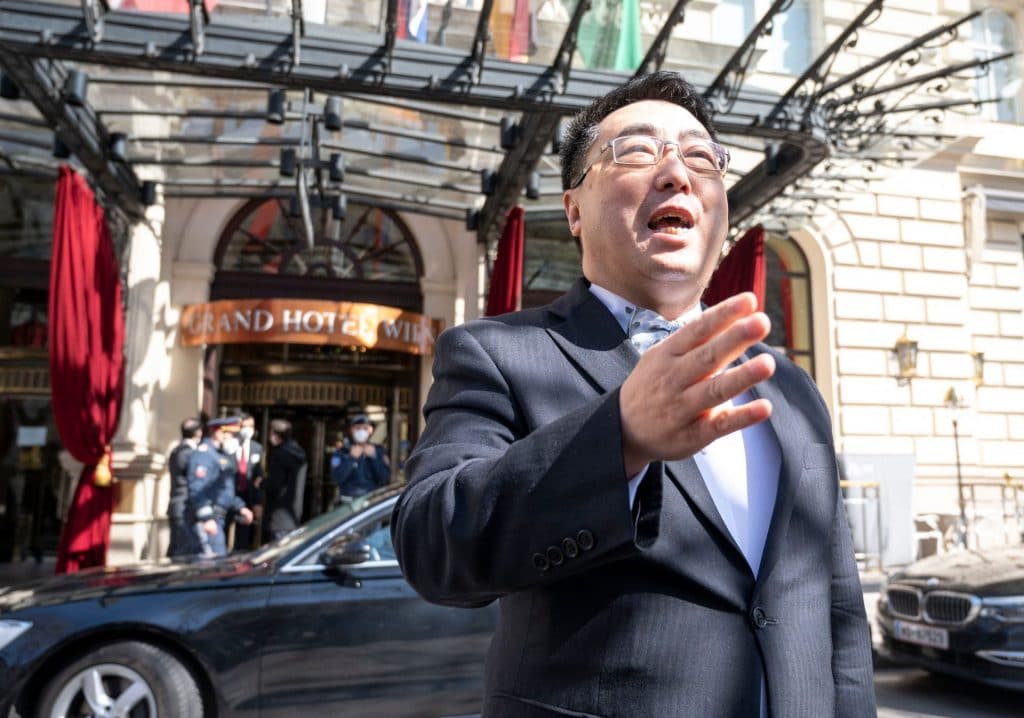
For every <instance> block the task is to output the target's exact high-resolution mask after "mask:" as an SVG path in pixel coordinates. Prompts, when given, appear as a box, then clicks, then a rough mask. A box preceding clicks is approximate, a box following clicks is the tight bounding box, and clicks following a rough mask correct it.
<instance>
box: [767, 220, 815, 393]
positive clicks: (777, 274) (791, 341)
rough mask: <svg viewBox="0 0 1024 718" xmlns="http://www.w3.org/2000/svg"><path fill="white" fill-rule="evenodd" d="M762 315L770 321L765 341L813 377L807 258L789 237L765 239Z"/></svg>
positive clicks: (809, 277)
mask: <svg viewBox="0 0 1024 718" xmlns="http://www.w3.org/2000/svg"><path fill="white" fill-rule="evenodd" d="M765 250H766V251H765V262H766V270H767V272H766V273H767V277H766V281H765V285H766V287H765V313H766V314H767V315H768V317H769V319H771V321H772V330H771V334H769V335H768V338H767V339H766V340H765V341H766V342H767V343H768V344H769V345H771V346H772V347H775V348H776V349H778V350H779V351H781V352H783V353H785V354H786V356H788V357H789V358H790V359H792V360H793V361H794V362H796V363H797V364H799V365H800V366H801V367H802V368H803V369H804V370H805V371H806V372H807V373H808V374H810V375H811V376H812V377H814V376H815V373H814V370H815V367H814V343H813V342H814V340H813V331H812V327H813V324H812V321H813V315H812V313H811V276H810V271H809V270H808V266H807V257H806V256H805V255H804V253H803V250H802V249H800V247H799V246H797V244H796V242H794V241H793V240H792V239H790V238H789V237H785V236H779V235H771V234H768V235H766V236H765Z"/></svg>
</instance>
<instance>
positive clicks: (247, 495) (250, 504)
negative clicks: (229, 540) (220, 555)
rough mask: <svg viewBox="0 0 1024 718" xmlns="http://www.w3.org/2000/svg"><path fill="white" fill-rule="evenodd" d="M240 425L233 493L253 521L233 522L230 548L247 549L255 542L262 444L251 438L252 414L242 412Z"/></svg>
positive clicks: (260, 505)
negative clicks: (244, 522) (233, 529)
mask: <svg viewBox="0 0 1024 718" xmlns="http://www.w3.org/2000/svg"><path fill="white" fill-rule="evenodd" d="M241 421H242V428H241V429H240V430H239V432H238V452H237V453H236V454H235V460H236V461H237V463H238V475H237V476H236V478H235V493H236V494H237V495H238V497H239V498H240V499H242V501H244V502H245V505H246V507H247V508H248V509H249V510H250V511H252V514H253V523H251V524H242V523H238V524H236V525H235V540H234V545H233V547H232V548H233V550H235V551H251V550H252V549H254V548H256V546H258V545H259V544H258V543H257V541H256V538H257V537H256V527H257V526H258V525H259V521H260V518H261V517H262V515H263V490H262V486H263V445H262V444H260V442H258V441H256V440H255V438H254V437H255V436H256V420H255V419H254V418H253V416H252V414H245V413H243V414H242V419H241Z"/></svg>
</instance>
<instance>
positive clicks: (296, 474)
mask: <svg viewBox="0 0 1024 718" xmlns="http://www.w3.org/2000/svg"><path fill="white" fill-rule="evenodd" d="M270 445H271V446H272V447H273V448H272V449H271V451H270V458H269V460H268V462H267V478H266V481H264V482H263V490H264V492H265V493H266V509H265V511H264V516H263V519H264V522H263V523H264V525H263V533H264V538H265V540H267V541H275V540H277V539H279V538H281V537H282V536H284V535H285V534H286V533H288V532H289V531H291V530H292V529H294V528H295V527H297V526H298V525H299V522H300V521H301V520H302V495H303V490H304V489H305V486H306V469H307V466H308V465H307V462H306V452H305V451H304V450H303V449H302V447H301V446H299V444H298V442H296V441H295V439H293V438H292V424H291V422H290V421H288V420H286V419H274V420H273V421H271V422H270Z"/></svg>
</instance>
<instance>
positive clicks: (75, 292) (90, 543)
mask: <svg viewBox="0 0 1024 718" xmlns="http://www.w3.org/2000/svg"><path fill="white" fill-rule="evenodd" d="M49 305H50V306H49V314H50V316H49V319H50V321H49V343H50V350H49V356H50V387H51V396H52V402H53V414H54V418H55V420H56V423H57V431H58V433H59V434H60V440H61V443H62V444H63V445H64V448H65V449H67V451H68V453H70V454H71V455H72V456H73V457H74V458H75V459H76V460H77V461H80V462H82V463H83V464H85V468H84V469H82V474H81V476H79V478H78V484H77V486H76V488H75V496H74V499H73V500H72V503H71V507H70V509H69V511H68V517H67V521H65V523H64V530H63V532H62V533H61V537H60V545H59V547H58V549H57V573H66V572H71V571H77V570H78V569H81V568H85V567H87V566H102V565H103V564H104V563H105V562H106V555H107V546H108V544H109V543H110V514H111V511H112V510H113V505H114V489H113V486H112V483H111V475H110V442H111V439H113V436H114V431H115V429H116V428H117V419H118V415H119V414H120V411H121V397H122V396H123V394H124V358H123V356H122V346H123V344H124V316H123V314H122V308H121V280H120V276H119V272H118V265H117V260H116V258H115V256H114V247H113V243H112V242H111V239H110V230H109V228H108V227H107V223H106V219H105V217H104V214H103V210H102V208H100V207H99V206H98V205H97V204H96V201H95V198H94V197H93V193H92V190H90V189H89V186H88V185H87V184H86V183H85V180H83V179H82V178H81V177H80V176H78V174H76V173H75V172H73V171H72V170H71V169H70V168H68V167H67V166H62V167H61V168H60V174H59V177H58V179H57V198H56V202H55V204H54V217H53V257H52V259H51V260H50V302H49Z"/></svg>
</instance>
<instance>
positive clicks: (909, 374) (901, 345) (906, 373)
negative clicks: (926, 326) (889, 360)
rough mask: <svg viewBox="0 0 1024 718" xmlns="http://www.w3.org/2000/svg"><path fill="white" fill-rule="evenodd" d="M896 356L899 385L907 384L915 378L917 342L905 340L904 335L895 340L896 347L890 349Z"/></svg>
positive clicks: (905, 336)
mask: <svg viewBox="0 0 1024 718" xmlns="http://www.w3.org/2000/svg"><path fill="white" fill-rule="evenodd" d="M892 352H893V354H895V355H896V364H897V366H898V367H899V383H900V385H901V386H902V385H903V384H906V383H908V382H909V381H910V380H911V379H913V378H914V377H915V376H917V342H915V341H912V340H911V339H909V338H907V335H906V333H904V334H903V336H901V337H900V338H899V339H897V340H896V346H894V347H893V348H892Z"/></svg>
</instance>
